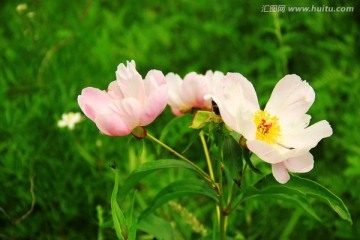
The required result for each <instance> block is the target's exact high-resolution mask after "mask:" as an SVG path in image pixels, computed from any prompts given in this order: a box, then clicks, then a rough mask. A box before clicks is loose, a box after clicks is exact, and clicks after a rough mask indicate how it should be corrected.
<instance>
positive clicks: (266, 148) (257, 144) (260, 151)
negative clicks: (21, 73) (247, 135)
mask: <svg viewBox="0 0 360 240" xmlns="http://www.w3.org/2000/svg"><path fill="white" fill-rule="evenodd" d="M246 145H247V147H248V148H249V150H250V151H252V152H253V153H255V154H256V155H257V156H258V157H259V158H260V159H261V160H263V161H265V162H267V163H271V164H275V163H280V162H282V161H284V160H285V159H286V158H284V157H283V156H281V155H280V153H279V151H278V150H277V149H276V148H275V147H274V146H272V145H270V144H268V143H266V142H263V141H259V140H247V142H246Z"/></svg>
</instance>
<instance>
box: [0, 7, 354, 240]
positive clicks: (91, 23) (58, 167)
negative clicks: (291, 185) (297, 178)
mask: <svg viewBox="0 0 360 240" xmlns="http://www.w3.org/2000/svg"><path fill="white" fill-rule="evenodd" d="M19 4H26V7H22V8H21V7H19ZM264 4H276V5H278V4H284V5H287V6H311V5H316V6H323V5H327V6H334V7H338V6H341V7H342V6H351V7H354V12H348V13H345V12H343V13H340V12H339V13H324V12H312V13H305V12H298V13H290V12H284V13H269V12H261V9H262V6H263V5H264ZM359 10H360V5H359V2H358V1H345V0H336V1H335V0H334V1H331V0H317V1H305V0H301V1H300V0H299V1H295V0H287V1H281V0H248V1H240V0H229V1H215V0H197V1H193V0H179V1H171V0H168V1H167V0H162V1H159V0H152V1H150V0H149V1H136V0H135V1H110V0H101V1H95V0H78V1H70V0H64V1H60V0H59V1H44V0H33V1H15V0H13V1H0V23H1V25H0V53H1V54H0V239H116V235H115V233H114V231H113V229H112V221H111V215H110V195H111V191H112V187H113V178H114V174H113V170H112V168H111V167H110V165H112V164H113V163H115V164H116V165H117V166H118V168H120V169H121V170H122V172H123V174H122V175H123V176H122V177H123V179H125V178H126V176H127V175H128V174H129V173H130V172H131V171H132V170H134V169H135V167H136V166H137V165H138V164H140V162H143V161H146V160H149V159H155V158H157V157H158V156H156V155H155V152H154V151H153V150H154V146H153V145H152V144H151V143H150V142H148V141H136V140H135V139H133V137H132V136H127V137H122V138H110V137H107V136H104V135H101V134H99V132H98V130H97V128H96V126H95V125H94V124H93V123H92V122H91V121H90V120H87V119H86V120H84V121H82V122H81V123H80V124H79V125H77V126H76V128H75V129H74V130H73V131H71V130H68V129H60V128H58V127H57V121H58V120H59V119H60V118H61V115H62V114H63V113H66V112H70V111H74V112H77V111H80V109H79V107H78V105H77V101H76V98H77V95H78V94H80V92H81V90H82V88H84V87H87V86H94V87H98V88H101V89H106V87H107V85H108V83H109V82H110V81H113V80H114V79H115V70H116V67H117V65H118V64H119V63H124V62H125V61H126V60H131V59H134V60H135V61H136V64H137V69H138V71H139V72H140V73H141V74H142V75H145V74H146V72H147V71H148V70H150V69H160V70H162V71H163V72H164V73H167V72H176V73H178V74H180V75H181V76H184V74H186V73H187V72H190V71H196V72H198V73H205V71H206V70H208V69H212V70H220V71H223V72H229V71H233V72H240V73H242V74H243V75H244V76H246V77H247V78H248V79H249V80H250V81H252V83H253V84H254V85H255V88H256V90H257V92H258V96H259V98H260V102H261V103H262V104H264V103H266V101H267V99H268V97H269V96H270V93H271V90H272V88H273V86H274V85H275V84H276V82H277V81H278V80H279V79H280V78H282V77H283V76H284V75H285V74H287V73H296V74H298V75H299V76H301V77H302V79H306V80H307V81H308V82H309V83H310V84H311V85H312V86H313V88H314V89H315V91H316V101H315V104H314V105H313V106H312V108H311V110H310V114H311V115H312V122H313V123H314V122H316V121H319V120H322V119H327V120H328V121H329V122H330V123H331V125H332V127H333V129H334V134H333V136H332V137H331V138H327V139H325V140H323V141H322V142H321V143H320V144H319V145H318V147H317V148H315V149H313V150H312V153H313V154H314V156H315V167H314V169H313V171H311V172H310V173H308V174H303V175H302V176H304V177H308V178H310V179H313V180H316V181H318V182H319V183H321V184H323V185H325V186H326V187H328V188H329V189H330V190H331V191H333V192H334V193H335V194H337V195H338V196H340V197H341V198H342V199H343V201H344V202H345V204H346V205H347V206H348V208H349V211H350V213H351V215H352V218H353V221H354V224H353V225H352V226H350V225H348V224H347V223H346V222H345V221H342V220H341V219H339V218H338V217H337V216H336V215H335V214H334V213H333V212H332V211H331V210H330V209H329V208H327V207H325V206H323V205H320V206H319V207H318V208H319V209H320V212H321V218H322V219H323V222H322V223H319V222H318V221H316V220H315V219H313V218H311V217H309V216H307V215H306V213H305V212H303V210H302V209H301V208H299V207H298V206H295V205H293V204H291V203H287V202H285V201H278V200H274V201H272V200H266V202H261V201H258V202H254V203H249V204H247V205H245V206H244V209H243V211H239V213H238V214H237V215H236V216H234V218H232V219H230V221H231V224H232V227H231V228H229V234H230V235H231V236H232V237H236V236H237V239H243V238H245V239H280V237H282V238H283V239H286V238H287V237H289V238H291V239H310V238H311V239H358V238H357V237H359V236H360V222H359V221H358V220H359V219H360V208H359V204H360V187H359V184H360V178H359V177H360V157H359V156H360V131H359V128H360V121H359V118H360V108H359V103H360V99H359V93H360V67H359V62H360V59H359V52H360V49H359V47H360V34H359V22H360V15H359ZM172 118H173V116H172V114H171V112H170V110H169V109H168V108H167V109H166V111H165V112H164V113H163V114H162V115H161V117H160V118H159V119H157V120H156V121H155V122H154V124H153V125H151V126H150V128H149V131H151V132H152V133H153V134H154V135H155V136H159V135H160V132H161V130H162V128H163V126H164V125H165V124H167V123H168V122H169V121H170V120H171V119H172ZM178 127H179V128H178V129H176V131H174V132H173V134H169V135H168V137H167V139H165V141H166V142H167V143H169V144H170V145H171V146H173V147H174V148H176V149H178V150H180V151H181V148H182V147H183V146H184V145H186V142H187V139H186V138H185V137H184V136H185V135H186V134H187V133H188V132H189V130H188V129H184V127H181V126H178ZM199 147H200V145H194V146H193V147H192V149H190V150H189V151H188V152H187V155H189V156H191V157H193V158H203V156H202V155H201V151H198V149H197V148H199ZM199 149H200V148H199ZM161 154H162V155H161V156H162V157H163V156H167V154H166V153H161ZM267 167H268V166H267ZM186 174H187V173H183V172H181V171H163V172H161V173H159V174H158V175H157V176H149V177H148V178H146V181H143V183H142V185H141V186H138V194H137V196H138V197H137V199H136V207H138V208H144V207H146V204H148V200H149V199H151V197H152V196H154V195H155V194H156V193H157V192H158V190H159V189H160V187H161V186H163V185H164V184H166V183H167V182H169V181H171V180H174V179H176V178H179V177H180V178H181V177H183V176H184V175H186ZM178 204H181V205H182V206H183V207H186V208H187V209H188V211H189V212H190V213H192V214H194V215H195V216H196V217H197V218H198V219H199V221H200V222H202V224H203V225H205V226H208V227H210V228H211V227H212V223H211V218H209V217H208V216H209V214H210V213H211V211H212V210H213V209H212V208H211V207H212V206H211V205H209V206H207V204H206V203H201V206H202V207H203V208H199V206H198V204H199V202H197V200H196V201H194V200H193V199H184V200H182V199H181V200H179V202H178ZM125 206H126V204H125ZM158 214H159V216H162V217H164V218H165V219H167V220H168V221H169V222H171V223H172V224H173V225H176V229H177V230H176V231H177V233H176V234H177V235H176V236H177V239H199V238H200V237H201V236H200V235H199V233H196V231H194V230H192V229H191V228H190V227H189V223H187V222H185V221H184V220H183V219H182V218H183V216H182V217H181V216H180V214H179V213H178V212H176V209H175V207H174V205H167V206H165V207H163V208H162V209H160V210H159V212H158ZM289 224H292V225H291V226H289ZM208 230H210V229H208ZM139 238H140V239H151V236H149V235H147V234H143V235H141V234H140V235H139Z"/></svg>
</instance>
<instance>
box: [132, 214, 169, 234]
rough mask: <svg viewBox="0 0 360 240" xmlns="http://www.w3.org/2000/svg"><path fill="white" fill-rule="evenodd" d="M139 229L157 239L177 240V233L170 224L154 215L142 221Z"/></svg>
mask: <svg viewBox="0 0 360 240" xmlns="http://www.w3.org/2000/svg"><path fill="white" fill-rule="evenodd" d="M138 229H139V230H141V231H144V232H146V233H149V234H151V235H153V236H154V237H155V238H156V239H169V240H172V239H175V233H174V230H173V228H172V227H171V225H170V223H169V222H167V221H165V220H164V219H162V218H160V217H157V216H156V215H154V214H150V215H148V216H147V217H145V218H143V219H141V221H140V222H139V225H138Z"/></svg>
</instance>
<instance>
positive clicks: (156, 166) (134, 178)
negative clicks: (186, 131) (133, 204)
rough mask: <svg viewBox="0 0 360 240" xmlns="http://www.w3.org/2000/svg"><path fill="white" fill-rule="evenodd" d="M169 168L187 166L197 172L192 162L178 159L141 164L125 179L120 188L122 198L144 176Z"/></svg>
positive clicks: (186, 167)
mask: <svg viewBox="0 0 360 240" xmlns="http://www.w3.org/2000/svg"><path fill="white" fill-rule="evenodd" d="M168 168H185V169H189V170H192V171H195V172H197V170H196V169H195V168H194V167H193V166H191V165H190V164H188V163H186V162H184V161H182V160H176V159H160V160H155V161H151V162H145V163H143V164H141V165H140V166H139V167H138V168H137V169H136V170H135V171H133V172H132V173H131V174H130V175H129V177H128V178H127V179H126V180H125V182H124V184H123V186H122V188H121V189H120V190H119V197H120V199H124V198H125V197H126V195H127V193H128V192H129V191H130V190H131V189H132V188H133V187H134V186H136V184H137V183H138V182H139V181H140V180H141V179H142V178H144V177H146V176H147V175H149V174H150V173H152V172H154V171H157V170H161V169H168Z"/></svg>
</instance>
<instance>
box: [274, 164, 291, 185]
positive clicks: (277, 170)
mask: <svg viewBox="0 0 360 240" xmlns="http://www.w3.org/2000/svg"><path fill="white" fill-rule="evenodd" d="M271 168H272V174H273V176H274V178H275V179H276V181H278V182H279V183H281V184H284V183H287V182H288V181H289V179H290V175H289V173H288V171H287V169H286V167H285V165H284V164H283V163H277V164H273V165H272V166H271Z"/></svg>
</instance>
